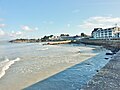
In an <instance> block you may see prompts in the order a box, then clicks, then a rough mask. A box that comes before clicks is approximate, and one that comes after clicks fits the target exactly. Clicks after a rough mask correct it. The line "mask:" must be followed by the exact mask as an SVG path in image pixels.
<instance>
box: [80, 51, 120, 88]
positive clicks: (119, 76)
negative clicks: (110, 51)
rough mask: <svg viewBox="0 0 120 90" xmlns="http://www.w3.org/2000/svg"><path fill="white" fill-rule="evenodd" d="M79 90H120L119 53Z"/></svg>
mask: <svg viewBox="0 0 120 90" xmlns="http://www.w3.org/2000/svg"><path fill="white" fill-rule="evenodd" d="M80 90H120V51H119V52H118V53H117V54H116V55H114V56H113V58H112V59H111V60H110V61H109V63H108V64H106V65H105V66H104V67H103V68H102V69H101V70H100V71H98V73H97V74H96V75H95V76H94V77H93V79H91V80H90V81H89V82H88V84H87V85H85V86H84V87H83V88H82V89H80Z"/></svg>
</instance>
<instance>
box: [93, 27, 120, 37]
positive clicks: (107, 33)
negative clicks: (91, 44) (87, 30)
mask: <svg viewBox="0 0 120 90" xmlns="http://www.w3.org/2000/svg"><path fill="white" fill-rule="evenodd" d="M92 38H94V39H112V38H120V27H117V26H116V27H112V28H106V29H102V28H94V30H93V31H92Z"/></svg>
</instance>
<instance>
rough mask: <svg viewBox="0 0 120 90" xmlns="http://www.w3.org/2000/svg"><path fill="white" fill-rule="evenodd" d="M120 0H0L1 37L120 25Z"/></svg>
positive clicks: (81, 30) (34, 36) (77, 33)
mask: <svg viewBox="0 0 120 90" xmlns="http://www.w3.org/2000/svg"><path fill="white" fill-rule="evenodd" d="M119 9H120V0H0V39H13V38H40V37H42V36H44V35H50V34H53V35H59V34H61V33H69V34H70V35H79V34H80V33H82V32H83V33H86V34H90V33H91V31H92V30H93V29H94V28H96V27H101V28H107V27H113V26H115V24H116V23H117V24H118V26H119V25H120V12H119Z"/></svg>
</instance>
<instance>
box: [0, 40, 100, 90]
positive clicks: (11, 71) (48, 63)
mask: <svg viewBox="0 0 120 90" xmlns="http://www.w3.org/2000/svg"><path fill="white" fill-rule="evenodd" d="M42 44H43V43H8V42H4V43H1V42H0V90H18V89H22V88H25V87H27V86H29V85H31V84H33V83H35V82H37V81H39V80H43V79H45V78H48V77H49V75H50V76H52V75H54V74H55V73H57V72H60V71H62V70H64V69H66V68H69V67H70V66H72V65H74V64H77V63H80V62H81V61H82V60H85V59H88V58H90V57H92V56H94V55H96V53H98V52H96V51H95V50H94V49H95V48H94V47H87V46H84V45H83V46H82V45H76V44H71V45H51V46H49V45H42Z"/></svg>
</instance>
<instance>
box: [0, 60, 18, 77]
mask: <svg viewBox="0 0 120 90" xmlns="http://www.w3.org/2000/svg"><path fill="white" fill-rule="evenodd" d="M19 60H20V58H16V59H14V60H9V59H6V60H4V61H2V62H0V78H2V77H3V76H4V75H5V72H6V70H8V69H9V68H10V66H11V65H12V64H14V63H15V62H16V61H19Z"/></svg>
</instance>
